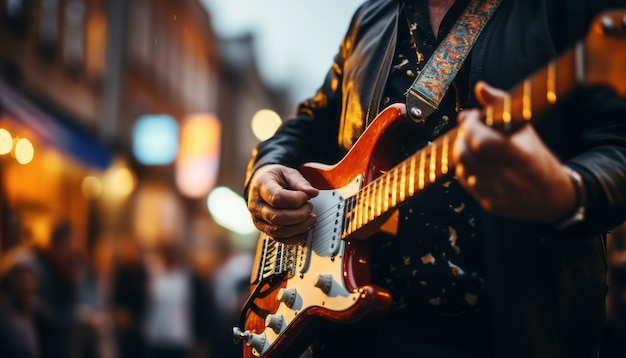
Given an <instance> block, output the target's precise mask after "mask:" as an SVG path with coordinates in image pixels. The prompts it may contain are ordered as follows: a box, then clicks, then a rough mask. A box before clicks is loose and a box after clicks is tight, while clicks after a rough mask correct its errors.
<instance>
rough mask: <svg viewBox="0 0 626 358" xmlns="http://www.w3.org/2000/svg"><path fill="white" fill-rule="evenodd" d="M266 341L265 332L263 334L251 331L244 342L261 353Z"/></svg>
mask: <svg viewBox="0 0 626 358" xmlns="http://www.w3.org/2000/svg"><path fill="white" fill-rule="evenodd" d="M266 341H267V337H266V336H265V333H263V334H254V333H251V334H250V337H249V338H248V341H247V342H246V344H248V345H249V346H250V347H252V349H254V350H256V351H257V352H259V353H263V348H264V347H265V342H266Z"/></svg>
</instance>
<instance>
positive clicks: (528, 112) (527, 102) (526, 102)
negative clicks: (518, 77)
mask: <svg viewBox="0 0 626 358" xmlns="http://www.w3.org/2000/svg"><path fill="white" fill-rule="evenodd" d="M523 86H524V88H523V90H522V91H523V95H522V118H523V119H524V120H526V121H530V120H531V119H532V117H533V111H532V90H533V83H532V81H531V80H525V81H524V85H523Z"/></svg>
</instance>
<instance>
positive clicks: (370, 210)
mask: <svg viewBox="0 0 626 358" xmlns="http://www.w3.org/2000/svg"><path fill="white" fill-rule="evenodd" d="M368 187H369V188H368V190H367V220H366V221H367V222H370V221H372V219H374V217H375V216H376V213H374V210H376V208H375V207H374V199H373V198H374V195H375V194H376V193H375V192H374V190H373V185H368Z"/></svg>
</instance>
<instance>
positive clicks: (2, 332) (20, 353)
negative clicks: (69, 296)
mask: <svg viewBox="0 0 626 358" xmlns="http://www.w3.org/2000/svg"><path fill="white" fill-rule="evenodd" d="M0 277H1V278H0V280H1V281H0V286H1V288H2V290H1V292H2V293H1V294H0V357H10V358H36V357H39V352H40V347H39V338H38V334H37V326H36V324H35V315H36V309H37V307H36V306H37V276H36V272H35V266H34V255H33V254H32V252H29V251H28V250H26V249H22V248H19V249H14V250H12V251H10V252H9V253H7V254H6V255H5V256H4V257H3V258H2V267H1V271H0Z"/></svg>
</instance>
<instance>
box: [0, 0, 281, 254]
mask: <svg viewBox="0 0 626 358" xmlns="http://www.w3.org/2000/svg"><path fill="white" fill-rule="evenodd" d="M0 43H1V44H2V45H1V46H0V128H2V129H4V130H5V131H2V130H0V182H1V184H2V185H1V186H0V187H1V191H0V204H1V205H0V226H1V228H2V230H1V233H2V237H1V240H0V243H1V246H0V252H2V251H3V250H4V249H6V248H7V247H8V246H11V245H14V244H16V243H18V242H34V243H36V244H40V245H44V246H45V245H46V240H47V238H48V234H49V231H50V228H51V227H52V225H53V223H54V222H55V221H57V220H60V219H63V218H68V219H70V221H71V222H72V223H73V225H74V226H75V229H76V232H77V234H78V235H77V238H78V239H79V240H78V242H77V246H78V247H79V248H80V249H81V250H83V251H87V250H88V248H89V246H90V244H92V243H93V242H94V241H95V240H97V239H98V238H99V237H108V238H116V237H122V236H123V237H128V236H130V237H135V238H136V239H137V240H139V241H140V242H141V243H142V244H144V245H146V246H151V245H153V244H154V243H155V242H157V241H159V240H180V241H181V242H183V243H185V244H189V245H196V244H197V245H200V246H204V247H205V248H207V249H210V248H211V245H212V242H213V241H216V240H219V239H221V238H224V237H232V236H235V237H236V236H237V235H233V234H232V233H231V232H229V231H228V230H225V229H223V228H221V227H220V226H219V225H217V224H216V223H215V222H214V221H213V220H212V219H211V215H210V214H209V212H208V209H207V204H206V199H207V195H208V194H209V192H210V191H211V190H212V189H213V188H215V187H216V186H227V187H229V188H231V189H232V190H233V191H235V192H238V193H241V190H242V182H243V178H244V173H245V165H246V162H247V160H248V158H249V156H250V153H251V150H252V148H253V147H254V146H255V145H256V143H258V139H256V138H255V137H254V136H253V134H252V131H251V128H250V120H251V119H252V116H253V115H254V114H255V112H256V111H258V110H259V109H263V108H269V109H273V110H275V111H277V112H279V113H280V114H281V115H284V114H285V113H284V104H283V103H285V102H286V101H283V96H282V95H281V92H280V91H277V90H274V89H271V88H268V86H266V85H265V84H264V83H263V81H262V80H261V79H260V77H259V76H258V73H257V70H256V65H255V59H254V56H252V50H251V47H252V37H246V38H242V39H233V40H220V39H217V38H216V37H215V35H214V32H213V30H212V25H211V18H210V14H208V12H207V11H206V9H205V8H204V6H202V4H201V3H200V1H199V0H179V1H167V0H0ZM140 123H141V124H142V126H141V128H144V127H145V126H143V124H146V126H147V125H148V124H154V123H160V124H161V125H162V124H163V123H169V124H173V126H170V127H158V126H157V127H154V126H153V127H152V130H153V132H150V131H148V132H147V133H148V135H147V136H144V138H142V139H141V140H144V141H147V142H146V143H148V144H149V145H148V146H147V147H145V146H144V152H147V153H148V154H149V155H153V156H154V155H156V154H159V155H165V156H166V157H167V153H165V149H167V148H169V147H172V143H174V145H173V151H174V152H173V153H171V150H172V149H171V148H170V153H169V157H168V158H167V159H164V160H161V161H158V160H157V161H153V162H150V161H144V160H142V158H141V156H140V155H139V154H138V153H137V152H136V151H137V146H138V144H137V143H139V142H140V139H138V136H139V135H140V134H141V133H140V130H139V128H140V126H139V124H140ZM154 128H161V130H160V131H158V130H157V132H154ZM163 128H170V129H163ZM5 132H6V133H5ZM150 133H152V134H150ZM155 133H156V134H155ZM165 134H167V135H165ZM172 134H173V135H172ZM21 139H26V140H27V141H23V140H21ZM141 143H144V142H141ZM166 144H167V145H166ZM5 147H6V148H8V149H7V150H6V151H4V148H5ZM146 148H148V149H147V150H146ZM20 153H21V154H20ZM24 153H26V154H24ZM164 153H165V154H164ZM23 157H25V158H27V159H22V158H23ZM161 158H163V156H162V157H161ZM244 239H247V238H244ZM208 261H211V259H208ZM208 265H210V264H208Z"/></svg>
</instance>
